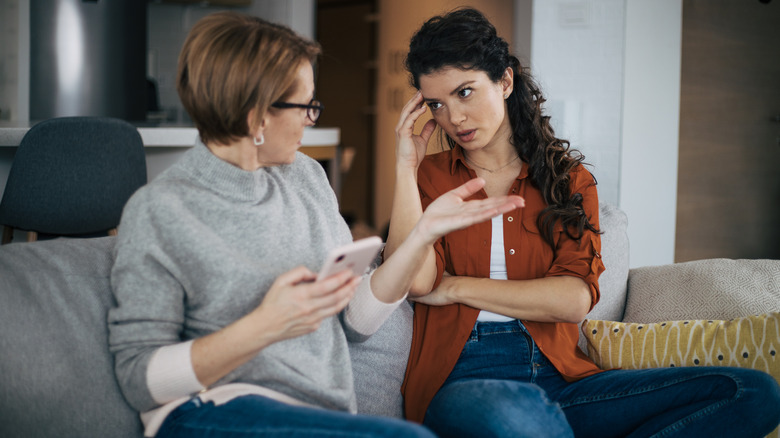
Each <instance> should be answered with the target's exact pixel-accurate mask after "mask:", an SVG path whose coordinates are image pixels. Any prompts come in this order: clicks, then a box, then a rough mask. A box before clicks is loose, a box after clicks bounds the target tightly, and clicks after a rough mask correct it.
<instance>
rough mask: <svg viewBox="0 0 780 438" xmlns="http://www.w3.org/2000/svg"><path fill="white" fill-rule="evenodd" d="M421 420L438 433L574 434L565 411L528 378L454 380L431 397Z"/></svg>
mask: <svg viewBox="0 0 780 438" xmlns="http://www.w3.org/2000/svg"><path fill="white" fill-rule="evenodd" d="M424 424H425V425H426V426H428V427H429V428H430V429H431V430H433V431H434V432H435V433H436V434H437V435H439V436H440V437H505V436H513V437H539V436H546V437H573V436H574V435H573V433H572V431H571V428H570V427H569V424H568V422H567V421H566V416H565V415H564V414H563V411H562V410H561V409H560V407H559V406H558V405H557V404H556V403H552V402H550V401H549V400H548V399H547V396H546V394H545V392H544V391H543V390H542V389H541V388H539V387H538V386H536V385H534V384H531V383H523V382H516V381H510V380H489V379H471V380H459V381H456V382H453V383H450V384H448V385H446V386H444V387H443V388H442V389H440V390H439V392H438V393H437V394H436V397H434V399H433V401H432V402H431V405H430V406H429V408H428V411H427V412H426V415H425V421H424Z"/></svg>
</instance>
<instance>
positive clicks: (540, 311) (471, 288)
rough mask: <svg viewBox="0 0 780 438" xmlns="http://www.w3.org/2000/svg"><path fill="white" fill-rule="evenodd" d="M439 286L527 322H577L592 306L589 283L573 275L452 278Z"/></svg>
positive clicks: (471, 303) (458, 297)
mask: <svg viewBox="0 0 780 438" xmlns="http://www.w3.org/2000/svg"><path fill="white" fill-rule="evenodd" d="M439 288H443V290H442V291H439V292H441V293H444V294H446V295H447V297H448V298H449V300H451V301H453V302H458V303H462V304H466V305H468V306H471V307H475V308H477V309H481V310H487V311H490V312H494V313H499V314H502V315H506V316H510V317H512V318H517V319H523V320H528V321H537V322H572V323H578V322H580V321H582V319H583V318H585V315H586V314H587V313H588V311H589V309H590V305H591V298H590V289H589V288H588V285H587V284H586V283H585V282H584V281H583V280H582V279H580V278H578V277H572V276H556V277H545V278H538V279H533V280H492V279H489V278H474V277H449V278H446V279H445V281H442V283H441V285H440V286H439Z"/></svg>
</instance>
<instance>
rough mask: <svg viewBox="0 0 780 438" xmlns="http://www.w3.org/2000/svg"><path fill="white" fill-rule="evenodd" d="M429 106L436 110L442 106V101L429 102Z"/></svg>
mask: <svg viewBox="0 0 780 438" xmlns="http://www.w3.org/2000/svg"><path fill="white" fill-rule="evenodd" d="M428 108H430V109H431V111H436V110H437V109H439V108H441V103H439V102H428Z"/></svg>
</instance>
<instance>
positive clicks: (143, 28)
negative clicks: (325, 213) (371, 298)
mask: <svg viewBox="0 0 780 438" xmlns="http://www.w3.org/2000/svg"><path fill="white" fill-rule="evenodd" d="M779 3H780V2H778V1H774V2H772V1H768V0H761V1H759V0H475V1H449V0H219V1H217V0H214V1H200V0H198V1H187V0H162V1H149V2H144V1H139V0H91V1H88V0H0V124H2V123H15V124H24V123H34V122H35V121H37V120H42V119H45V118H49V117H56V116H62V115H109V116H114V117H120V118H124V119H126V120H130V121H132V122H134V123H136V124H137V125H138V126H189V125H190V120H189V118H188V117H187V115H186V114H185V113H184V111H183V110H182V108H181V105H180V103H179V101H178V96H177V94H176V91H175V84H174V80H175V71H176V61H177V57H178V52H179V49H180V48H181V44H182V42H183V40H184V37H185V36H186V34H187V32H188V31H189V28H190V27H191V26H192V25H193V24H194V22H196V21H197V20H198V19H199V18H201V17H202V16H204V15H206V14H209V13H211V12H214V11H216V10H221V9H230V10H237V11H241V12H246V13H249V14H254V15H257V16H261V17H263V18H266V19H268V20H271V21H275V22H279V23H283V24H286V25H288V26H290V27H292V28H293V29H294V30H295V31H297V32H299V33H301V34H303V35H305V36H308V37H310V38H314V39H316V40H317V41H319V42H320V43H321V44H322V46H323V52H324V53H323V56H322V57H321V59H320V61H319V65H318V66H317V79H316V81H317V95H318V98H319V99H320V100H321V101H323V102H324V104H325V105H326V110H325V112H324V113H323V116H322V118H321V119H320V123H319V126H322V127H338V128H340V130H341V145H340V148H339V150H340V162H339V164H340V172H341V175H340V178H341V184H340V190H339V192H340V193H338V196H339V198H340V203H341V206H342V213H343V215H344V216H345V218H347V220H348V221H349V222H350V223H351V224H352V225H353V226H355V227H360V228H361V229H362V230H364V231H365V232H366V233H379V232H381V230H383V229H384V227H385V226H386V224H387V220H388V218H389V214H390V205H391V199H392V190H393V184H394V168H393V163H394V133H393V128H394V126H395V124H396V122H397V119H398V114H399V112H400V108H401V107H402V106H403V104H404V103H405V102H406V100H407V99H408V98H409V97H411V96H412V94H413V90H412V89H411V88H410V86H409V85H408V77H407V74H406V72H405V71H404V69H403V59H404V56H405V54H406V47H407V46H408V41H409V38H410V36H411V34H412V33H413V32H414V30H416V29H417V28H418V27H419V26H420V25H421V24H422V22H423V21H424V20H425V19H427V18H429V17H430V16H432V15H435V14H439V13H442V12H446V11H448V10H451V9H453V8H455V7H458V6H463V5H470V6H474V7H477V8H478V9H480V10H482V11H483V12H484V13H485V14H486V15H487V16H488V17H489V18H490V19H491V21H492V22H493V23H494V24H495V25H496V27H497V28H498V30H499V33H500V34H501V35H502V36H503V37H504V38H505V39H507V41H509V42H510V44H511V47H512V51H513V52H514V53H515V54H516V55H517V56H518V57H519V58H520V59H521V62H523V63H525V64H527V65H530V66H531V68H532V72H533V74H534V75H535V77H536V78H537V80H538V81H539V82H540V84H541V86H542V90H543V92H544V94H545V96H546V98H547V104H546V106H545V109H546V111H547V113H548V114H549V115H550V116H552V122H553V126H554V127H555V129H556V133H557V134H558V136H559V137H562V138H566V139H568V140H570V141H571V143H572V146H573V147H575V148H577V149H579V150H581V151H582V152H583V154H584V155H585V156H586V162H587V163H589V164H590V165H591V167H590V170H591V171H592V173H594V175H595V176H596V177H597V179H598V182H599V194H600V199H601V200H602V201H604V202H608V203H611V204H615V205H618V206H619V207H621V208H622V209H623V210H624V211H626V213H627V214H628V217H629V239H630V242H631V261H630V264H631V266H645V265H657V264H665V263H671V262H673V261H687V260H695V259H701V258H713V257H728V258H780V227H778V225H779V224H778V217H780V211H779V210H780V170H778V167H777V164H776V163H778V162H780V81H778V80H777V78H779V77H780V56H778V49H777V48H778V47H780V26H778V23H780V4H779ZM419 125H420V126H421V125H422V124H421V123H420V124H419ZM432 148H434V149H438V145H433V146H432ZM3 149H4V148H0V154H9V153H12V152H10V151H8V150H3ZM177 153H178V151H177Z"/></svg>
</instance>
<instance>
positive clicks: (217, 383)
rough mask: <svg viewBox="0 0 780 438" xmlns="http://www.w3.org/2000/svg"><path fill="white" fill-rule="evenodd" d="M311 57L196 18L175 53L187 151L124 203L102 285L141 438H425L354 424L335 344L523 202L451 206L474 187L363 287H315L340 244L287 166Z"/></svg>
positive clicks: (333, 208)
mask: <svg viewBox="0 0 780 438" xmlns="http://www.w3.org/2000/svg"><path fill="white" fill-rule="evenodd" d="M318 53H319V48H318V46H317V45H316V43H313V42H311V41H307V40H305V39H302V38H300V37H299V36H297V35H296V34H294V33H293V32H292V31H290V30H289V29H287V28H285V27H282V26H278V25H274V24H271V23H268V22H265V21H263V20H261V19H258V18H254V17H248V16H243V15H239V14H234V13H218V14H214V15H210V16H208V17H206V18H204V19H202V20H201V21H199V22H198V23H197V24H196V25H195V26H194V27H193V29H192V30H191V32H190V34H189V36H188V37H187V39H186V41H185V43H184V47H183V49H182V52H181V56H180V58H179V72H178V78H177V81H178V91H179V95H180V97H181V100H182V102H183V104H184V106H185V108H186V109H187V111H188V112H189V114H190V115H191V117H192V119H193V120H194V122H195V124H196V126H197V128H198V132H199V134H200V140H199V141H198V142H197V144H196V145H195V147H194V148H193V149H192V150H190V151H188V153H187V154H186V155H185V156H184V157H183V158H182V160H181V161H180V162H178V163H177V164H175V165H174V166H172V167H171V168H170V169H168V170H167V171H166V172H164V173H163V174H161V175H160V176H159V177H158V178H157V179H156V180H155V181H153V182H151V183H150V184H148V185H147V186H145V187H144V188H142V189H141V190H139V191H138V192H137V193H136V194H135V195H134V196H133V198H132V199H131V200H130V201H129V203H128V204H127V206H126V209H125V212H124V214H123V218H122V223H121V227H120V230H121V231H120V233H119V238H118V243H117V250H116V263H115V266H114V269H113V272H112V286H113V288H114V295H115V298H116V306H115V307H114V308H113V309H112V310H111V312H110V314H109V328H110V344H111V349H112V351H113V353H114V355H115V360H116V374H117V377H118V380H119V383H120V386H121V387H122V390H123V392H124V394H125V397H126V398H127V400H128V401H129V402H130V404H131V405H132V406H134V407H135V408H136V409H138V411H140V412H142V413H143V414H142V419H143V420H144V423H145V425H146V434H147V435H148V436H152V435H157V436H187V437H194V436H201V435H208V436H227V435H229V436H239V435H240V436H255V435H261V434H269V433H282V434H284V435H285V436H307V437H311V436H320V435H327V436H340V435H348V436H355V435H356V434H363V435H372V436H399V435H404V436H430V432H428V431H427V430H426V429H425V428H423V427H421V426H418V425H414V424H411V423H406V422H403V421H398V420H391V419H382V418H377V417H367V416H359V415H355V414H354V412H355V408H356V406H355V394H354V390H353V379H352V372H351V368H350V362H349V356H348V351H347V339H357V340H359V339H364V338H365V337H367V336H370V335H371V334H372V333H373V332H374V331H376V330H377V329H378V327H379V325H381V324H382V322H383V321H384V320H385V319H386V317H387V316H388V315H389V314H390V313H391V312H392V311H393V310H394V309H395V308H396V306H397V305H398V304H399V303H400V302H402V301H403V299H404V298H405V296H406V293H407V290H408V288H409V287H410V281H411V280H410V279H411V278H413V277H414V276H415V275H416V273H417V269H418V266H419V265H420V261H421V260H422V257H423V256H424V255H425V253H426V251H427V250H428V249H429V248H430V247H431V245H432V244H433V242H435V241H436V239H437V238H438V237H440V236H442V235H444V234H446V233H447V232H449V231H452V230H455V229H458V228H461V227H464V226H468V225H470V224H473V223H475V222H479V221H483V220H487V219H488V218H490V217H491V216H495V215H497V214H502V213H503V212H505V211H508V210H512V209H515V208H517V207H518V206H519V205H522V200H521V199H519V198H517V197H504V198H501V199H491V200H487V201H476V202H464V201H463V199H464V198H466V197H468V196H470V195H471V194H472V193H474V192H476V191H477V190H479V189H480V188H481V187H482V185H483V184H484V181H482V180H479V179H475V180H472V181H470V182H468V183H467V184H464V185H463V186H461V187H459V188H458V189H456V190H454V191H451V192H449V193H447V194H446V195H445V196H443V197H442V198H441V200H440V201H438V202H435V203H433V204H431V206H430V207H429V208H428V212H429V213H426V214H425V215H423V216H422V218H421V220H420V221H419V222H418V225H417V227H416V228H415V230H414V231H413V232H412V233H411V235H410V237H409V238H408V239H406V241H405V242H403V243H402V244H400V245H399V247H398V249H397V250H396V253H397V254H396V255H394V256H393V257H390V258H388V260H386V261H385V263H384V264H383V265H382V266H381V267H379V268H378V269H377V270H375V271H374V272H372V273H371V274H369V275H367V278H364V279H363V281H361V277H358V276H354V275H353V274H351V273H350V272H341V273H339V274H336V275H333V276H331V277H329V278H327V279H324V280H317V281H315V278H316V275H315V274H314V271H316V270H317V269H318V268H319V267H320V265H321V264H322V262H323V260H324V257H325V255H326V254H327V253H328V252H329V250H331V249H332V248H334V247H337V246H340V245H342V244H344V243H346V242H350V241H351V236H350V233H349V229H348V228H347V226H346V224H345V223H344V221H343V220H342V218H341V216H340V215H339V211H338V206H337V204H336V197H335V196H334V194H333V192H332V191H331V190H330V186H329V184H328V181H327V178H326V177H325V174H324V172H323V170H322V168H321V167H320V166H319V164H318V163H317V162H315V161H313V160H311V159H309V158H307V157H306V156H305V155H303V154H300V153H298V152H297V150H298V148H299V147H300V145H301V143H300V141H301V137H302V136H303V130H304V127H306V126H308V125H312V124H314V123H315V122H316V120H317V118H318V117H319V114H320V112H321V111H322V108H323V106H322V104H320V103H319V102H318V101H317V100H315V97H314V81H313V69H312V62H313V61H314V59H315V57H316V56H317V54H318Z"/></svg>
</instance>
